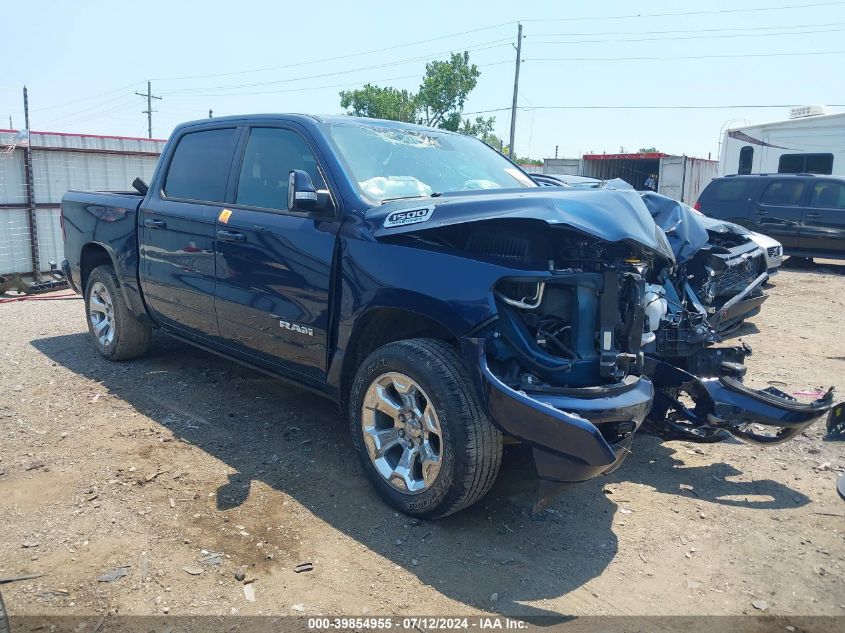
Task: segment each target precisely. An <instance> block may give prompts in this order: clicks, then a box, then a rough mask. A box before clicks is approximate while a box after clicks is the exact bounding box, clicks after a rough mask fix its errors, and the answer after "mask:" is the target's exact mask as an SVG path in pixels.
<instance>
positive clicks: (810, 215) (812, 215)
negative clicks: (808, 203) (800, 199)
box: [804, 213, 821, 220]
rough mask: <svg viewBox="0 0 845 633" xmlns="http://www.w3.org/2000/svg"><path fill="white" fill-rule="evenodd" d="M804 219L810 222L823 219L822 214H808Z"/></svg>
mask: <svg viewBox="0 0 845 633" xmlns="http://www.w3.org/2000/svg"><path fill="white" fill-rule="evenodd" d="M804 217H805V218H807V219H808V220H818V219H819V218H820V217H821V213H808V214H806V215H805V216H804Z"/></svg>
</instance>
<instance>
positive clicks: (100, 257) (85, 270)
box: [79, 244, 114, 293]
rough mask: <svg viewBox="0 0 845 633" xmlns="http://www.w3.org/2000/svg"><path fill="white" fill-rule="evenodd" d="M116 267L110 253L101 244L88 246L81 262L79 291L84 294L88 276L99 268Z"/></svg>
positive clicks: (83, 252)
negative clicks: (104, 266) (105, 266)
mask: <svg viewBox="0 0 845 633" xmlns="http://www.w3.org/2000/svg"><path fill="white" fill-rule="evenodd" d="M103 265H108V266H114V264H113V262H112V260H111V257H110V256H109V253H108V251H107V250H106V249H105V248H103V247H102V246H100V245H99V244H86V245H85V246H84V247H83V248H82V256H81V257H80V260H79V289H80V290H81V291H82V292H83V293H84V292H85V286H86V285H87V284H88V275H90V274H91V271H92V270H94V269H95V268H96V267H97V266H103Z"/></svg>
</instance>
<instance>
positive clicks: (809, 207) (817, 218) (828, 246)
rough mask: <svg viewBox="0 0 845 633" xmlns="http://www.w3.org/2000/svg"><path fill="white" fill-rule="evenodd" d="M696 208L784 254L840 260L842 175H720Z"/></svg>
mask: <svg viewBox="0 0 845 633" xmlns="http://www.w3.org/2000/svg"><path fill="white" fill-rule="evenodd" d="M695 208H696V209H698V210H699V211H701V212H702V213H704V214H705V215H708V216H710V217H713V218H718V219H720V220H729V221H730V222H736V223H737V224H741V225H743V226H745V227H747V228H749V229H751V230H752V231H756V232H758V233H763V234H765V235H769V236H771V237H773V238H775V239H776V240H778V241H779V242H780V243H781V244H783V250H784V254H786V255H796V256H799V257H827V258H834V259H845V177H842V176H816V175H813V174H754V175H747V176H725V177H723V178H716V179H714V180H713V181H711V182H710V184H709V185H707V187H705V188H704V191H702V192H701V195H700V196H699V197H698V202H696V204H695Z"/></svg>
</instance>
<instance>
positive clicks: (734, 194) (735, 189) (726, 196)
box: [713, 179, 748, 202]
mask: <svg viewBox="0 0 845 633" xmlns="http://www.w3.org/2000/svg"><path fill="white" fill-rule="evenodd" d="M713 188H714V191H713V199H714V200H716V201H717V202H737V201H739V200H741V199H743V198H745V193H746V191H747V189H748V185H747V184H746V182H745V181H744V180H729V179H725V180H717V181H716V182H715V183H714V186H713Z"/></svg>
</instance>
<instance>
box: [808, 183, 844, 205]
mask: <svg viewBox="0 0 845 633" xmlns="http://www.w3.org/2000/svg"><path fill="white" fill-rule="evenodd" d="M810 206H811V207H820V208H823V209H845V185H843V184H841V183H838V182H819V183H816V185H815V186H814V187H813V190H812V191H811V192H810Z"/></svg>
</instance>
